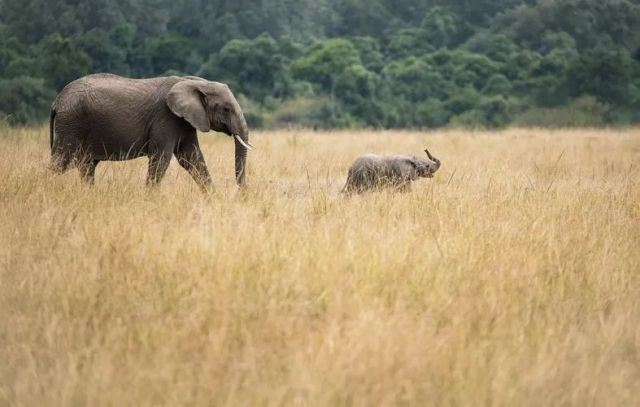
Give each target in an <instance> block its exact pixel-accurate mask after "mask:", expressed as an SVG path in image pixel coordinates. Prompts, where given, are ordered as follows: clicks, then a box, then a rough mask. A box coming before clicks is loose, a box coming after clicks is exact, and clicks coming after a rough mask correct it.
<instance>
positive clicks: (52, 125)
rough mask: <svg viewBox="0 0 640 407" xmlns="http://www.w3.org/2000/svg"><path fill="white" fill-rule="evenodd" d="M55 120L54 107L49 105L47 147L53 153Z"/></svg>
mask: <svg viewBox="0 0 640 407" xmlns="http://www.w3.org/2000/svg"><path fill="white" fill-rule="evenodd" d="M55 122H56V109H55V107H53V106H51V113H50V114H49V147H50V148H51V152H52V153H53V139H54V136H55V132H56V129H55Z"/></svg>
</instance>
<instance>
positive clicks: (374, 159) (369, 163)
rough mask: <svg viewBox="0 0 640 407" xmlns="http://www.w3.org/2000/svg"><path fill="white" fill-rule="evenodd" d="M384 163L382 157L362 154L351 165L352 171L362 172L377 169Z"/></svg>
mask: <svg viewBox="0 0 640 407" xmlns="http://www.w3.org/2000/svg"><path fill="white" fill-rule="evenodd" d="M383 163H384V157H383V156H381V155H377V154H363V155H361V156H360V157H358V158H356V160H355V161H354V162H353V164H351V168H352V169H359V170H364V169H366V168H374V167H379V166H380V165H382V164H383Z"/></svg>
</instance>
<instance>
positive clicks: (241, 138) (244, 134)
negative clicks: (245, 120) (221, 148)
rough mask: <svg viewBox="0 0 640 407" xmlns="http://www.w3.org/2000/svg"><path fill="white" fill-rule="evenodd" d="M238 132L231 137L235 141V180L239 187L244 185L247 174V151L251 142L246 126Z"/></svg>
mask: <svg viewBox="0 0 640 407" xmlns="http://www.w3.org/2000/svg"><path fill="white" fill-rule="evenodd" d="M240 133H241V134H238V135H236V136H235V137H234V138H233V140H234V141H235V143H236V182H237V183H238V185H239V186H240V187H244V186H245V175H246V174H247V151H248V149H249V148H248V146H251V144H249V130H248V129H247V128H246V126H244V128H243V130H242V131H241V132H240Z"/></svg>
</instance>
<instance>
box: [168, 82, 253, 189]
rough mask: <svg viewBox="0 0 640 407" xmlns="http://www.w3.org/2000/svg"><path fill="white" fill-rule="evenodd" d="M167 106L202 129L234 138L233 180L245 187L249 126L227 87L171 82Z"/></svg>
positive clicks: (218, 83)
mask: <svg viewBox="0 0 640 407" xmlns="http://www.w3.org/2000/svg"><path fill="white" fill-rule="evenodd" d="M167 106H169V109H171V111H172V112H173V113H174V114H175V115H176V116H179V117H182V118H184V119H185V120H186V121H187V122H189V123H190V124H191V125H192V126H193V127H195V128H196V129H198V130H200V131H202V132H207V131H209V130H214V131H219V132H222V133H226V134H227V135H229V136H233V137H234V139H235V150H236V151H235V156H236V160H235V170H236V182H237V183H238V185H240V186H244V182H245V173H246V171H245V169H246V163H247V150H250V149H251V144H250V143H249V128H248V127H247V121H246V120H245V118H244V114H243V113H242V109H241V108H240V105H239V104H238V101H237V100H236V98H235V97H234V96H233V93H231V90H230V89H229V87H228V86H227V85H225V84H224V83H220V82H210V81H207V80H204V79H202V78H197V77H189V78H188V79H185V80H183V81H180V82H178V83H176V84H175V85H173V87H172V88H171V90H170V91H169V93H168V95H167Z"/></svg>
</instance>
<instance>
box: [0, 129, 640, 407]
mask: <svg viewBox="0 0 640 407" xmlns="http://www.w3.org/2000/svg"><path fill="white" fill-rule="evenodd" d="M200 140H201V143H202V144H203V150H204V153H205V156H206V159H207V162H208V164H209V167H210V170H211V172H212V174H213V176H214V180H215V181H216V186H217V192H216V193H215V194H214V195H211V196H204V195H202V194H201V193H200V191H199V190H198V189H197V187H196V186H195V184H194V183H193V181H192V180H191V179H190V178H189V176H188V174H186V173H185V172H184V171H183V170H182V169H180V168H179V167H178V166H177V165H176V163H175V162H174V163H172V166H171V168H170V169H169V172H168V173H167V176H166V178H165V180H164V182H163V183H162V185H161V186H160V187H159V188H157V189H155V190H149V189H146V188H145V187H144V185H143V183H144V176H145V171H146V160H145V159H139V160H135V161H129V162H126V163H102V164H100V166H99V167H98V171H97V178H96V185H95V186H94V187H87V186H84V185H82V184H81V183H80V181H79V177H78V173H77V171H76V170H72V171H70V172H68V173H67V174H65V175H63V176H53V175H51V174H49V172H48V171H47V169H46V166H47V164H48V157H49V154H48V134H47V131H46V130H45V129H44V128H42V129H35V130H4V131H3V134H2V135H1V137H0V153H1V155H2V157H3V158H2V160H0V211H1V212H0V213H1V214H2V222H1V223H0V321H1V322H2V323H1V324H0V405H16V406H44V405H48V406H74V405H77V406H83V405H90V406H108V405H112V406H124V405H129V406H151V405H153V406H158V405H171V406H174V405H196V406H198V405H202V406H208V405H230V406H235V405H331V406H332V405H354V406H377V405H397V404H403V405H465V406H473V405H497V406H513V405H531V406H547V405H576V406H583V405H598V406H604V405H611V406H619V405H629V406H631V405H638V404H640V130H639V129H628V130H588V129H576V130H557V131H550V130H535V129H514V130H507V131H503V132H466V131H443V132H429V133H410V132H369V131H358V132H331V133H314V132H310V131H309V132H307V131H278V132H255V133H254V134H253V136H252V142H253V144H254V145H255V146H256V150H255V151H254V152H252V153H250V157H249V160H250V166H251V167H250V172H249V175H248V178H247V179H248V184H249V187H248V191H247V192H246V193H238V191H237V189H236V187H235V185H234V183H233V157H232V156H233V143H232V142H231V140H229V139H227V138H225V137H224V136H220V135H217V136H211V135H201V137H200ZM425 146H427V147H429V149H430V150H431V151H432V153H433V154H434V155H436V156H438V157H439V158H441V159H442V162H443V167H442V169H441V171H440V172H439V173H437V174H436V176H435V178H433V179H431V180H424V179H423V180H420V181H418V182H416V183H414V185H413V191H412V192H411V193H408V194H394V193H389V192H379V193H371V194H367V195H364V196H358V197H352V198H344V197H342V196H340V195H339V193H338V192H339V190H340V188H341V187H342V185H343V183H344V180H345V178H346V171H347V168H348V165H349V164H350V162H351V161H352V160H353V159H354V158H355V157H356V156H357V155H359V154H360V153H363V152H382V153H414V154H420V153H421V151H422V149H423V148H424V147H425Z"/></svg>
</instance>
